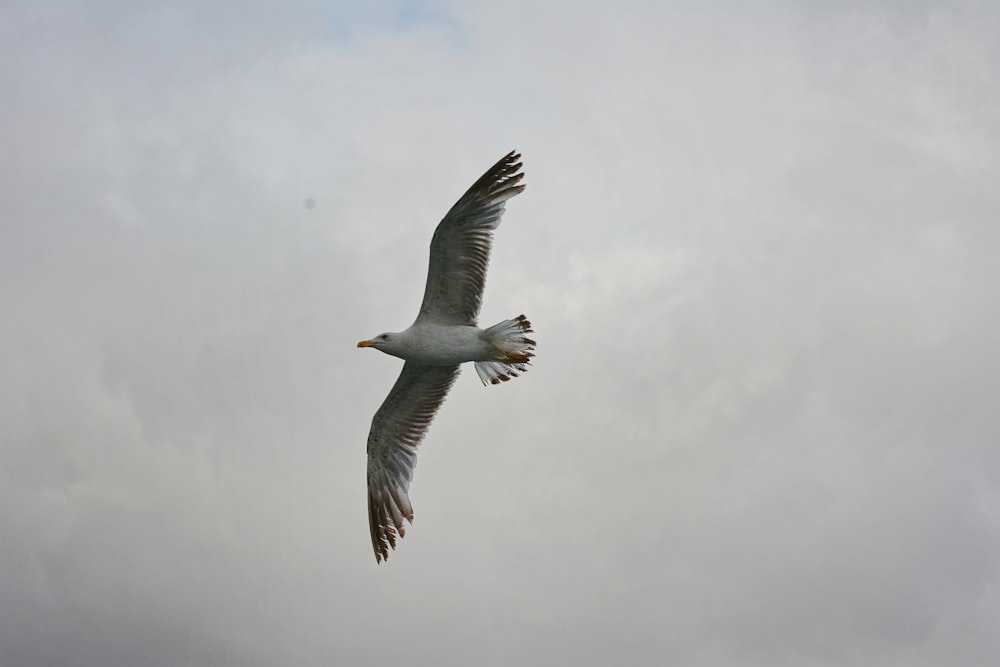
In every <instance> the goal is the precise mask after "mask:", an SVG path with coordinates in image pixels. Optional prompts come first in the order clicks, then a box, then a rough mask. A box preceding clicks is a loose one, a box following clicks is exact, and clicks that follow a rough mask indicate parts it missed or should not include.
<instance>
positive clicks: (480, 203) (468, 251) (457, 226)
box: [417, 151, 525, 326]
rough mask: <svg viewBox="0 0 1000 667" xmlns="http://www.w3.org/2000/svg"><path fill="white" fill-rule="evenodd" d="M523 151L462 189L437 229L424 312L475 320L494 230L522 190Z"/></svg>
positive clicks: (444, 318)
mask: <svg viewBox="0 0 1000 667" xmlns="http://www.w3.org/2000/svg"><path fill="white" fill-rule="evenodd" d="M520 159H521V155H520V154H519V153H517V152H516V151H511V152H510V153H508V154H507V155H505V156H504V157H503V158H502V159H501V160H500V161H499V162H497V163H496V164H495V165H493V166H492V167H491V168H490V169H489V170H488V171H487V172H486V173H485V174H483V175H482V177H481V178H480V179H479V180H478V181H476V182H475V183H474V184H473V185H472V187H471V188H469V190H468V191H467V192H466V193H465V194H464V195H462V197H461V199H459V200H458V201H457V202H456V203H455V205H454V206H452V207H451V210H450V211H448V214H447V215H445V216H444V218H443V219H442V220H441V222H440V223H439V224H438V226H437V229H436V230H434V237H433V238H432V239H431V257H430V266H429V267H428V270H427V285H426V286H425V288H424V300H423V303H421V305H420V314H419V315H418V316H417V321H420V320H421V319H422V318H425V319H431V320H435V321H438V322H443V323H447V324H467V325H473V326H474V325H475V324H476V318H478V317H479V307H480V305H481V304H482V298H483V286H484V285H485V284H486V268H487V266H488V265H489V260H490V248H491V246H492V243H493V230H494V229H496V228H497V226H498V225H499V224H500V218H501V217H502V216H503V212H504V206H505V203H506V201H507V200H508V199H510V198H511V197H513V196H515V195H517V194H520V193H521V192H522V191H523V190H524V188H525V186H524V185H522V184H520V181H521V179H522V178H524V174H523V173H520V169H521V163H520V162H519V161H518V160H520Z"/></svg>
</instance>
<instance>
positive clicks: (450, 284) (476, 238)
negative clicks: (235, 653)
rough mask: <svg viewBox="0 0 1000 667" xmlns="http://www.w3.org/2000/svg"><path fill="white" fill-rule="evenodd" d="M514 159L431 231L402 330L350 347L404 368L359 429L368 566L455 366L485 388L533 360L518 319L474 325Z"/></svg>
mask: <svg viewBox="0 0 1000 667" xmlns="http://www.w3.org/2000/svg"><path fill="white" fill-rule="evenodd" d="M520 158H521V156H520V154H519V153H517V152H516V151H511V152H510V153H508V154H507V155H505V156H504V157H503V158H502V159H501V160H500V161H499V162H497V163H496V164H495V165H493V166H492V167H490V169H489V170H488V171H487V172H486V173H485V174H483V176H482V178H480V179H479V180H478V181H476V182H475V183H474V184H473V185H472V187H471V188H469V190H468V192H466V193H465V194H464V195H462V197H461V198H460V199H459V200H458V202H456V203H455V205H454V206H452V207H451V210H450V211H448V214H447V215H445V216H444V219H442V220H441V222H440V223H439V224H438V226H437V229H435V230H434V237H433V238H432V239H431V258H430V266H429V268H428V270H427V284H426V286H425V287H424V300H423V302H422V303H421V304H420V313H419V314H418V315H417V319H416V321H414V323H413V324H412V325H411V326H410V328H409V329H406V330H405V331H400V332H398V333H383V334H379V335H378V336H375V337H374V338H372V339H370V340H363V341H361V342H360V343H358V347H372V348H375V349H376V350H379V351H380V352H384V353H385V354H390V355H392V356H394V357H399V358H400V359H403V360H404V361H405V362H406V363H404V364H403V370H402V372H401V373H400V374H399V378H398V379H397V380H396V384H394V385H393V387H392V389H391V390H390V391H389V395H388V396H387V397H386V399H385V401H383V402H382V406H381V407H380V408H379V409H378V412H376V413H375V416H374V417H373V418H372V426H371V430H370V431H369V432H368V524H369V527H370V528H371V536H372V547H373V548H374V549H375V561H376V562H377V563H381V562H382V561H383V560H386V559H388V558H389V549H390V548H392V549H395V548H396V535H397V534H398V535H399V537H400V538H402V537H403V535H405V534H406V530H405V528H404V525H403V519H406V520H407V521H409V522H410V523H413V505H412V504H411V503H410V497H409V495H408V491H409V488H410V482H411V481H412V480H413V469H414V467H415V466H416V464H417V446H418V445H419V444H420V442H421V441H422V440H423V439H424V435H426V433H427V429H428V428H429V427H430V425H431V420H432V419H433V418H434V414H435V413H436V412H437V410H438V408H439V407H441V403H443V402H444V398H445V396H446V395H447V394H448V390H449V389H451V385H452V384H453V383H454V382H455V378H457V377H458V373H459V369H460V367H461V365H462V364H463V363H465V362H467V361H472V362H474V363H475V365H476V372H477V373H478V374H479V378H480V380H482V382H483V385H484V386H485V385H486V384H487V383H488V384H499V383H501V382H507V381H508V380H510V379H511V378H515V377H517V376H518V375H519V374H520V373H524V372H525V371H527V370H528V369H527V366H528V365H529V361H528V360H529V359H530V358H531V357H533V356H534V354H533V353H532V351H533V350H534V349H535V344H536V343H535V341H533V340H531V339H530V338H528V337H527V334H530V333H533V331H532V330H531V322H529V321H528V319H527V318H526V317H525V316H524V315H519V316H517V317H515V318H514V319H510V320H504V321H503V322H500V323H498V324H494V325H493V326H491V327H489V328H487V329H480V328H479V327H478V326H477V323H476V319H477V318H478V316H479V307H480V305H481V304H482V299H483V286H484V284H485V283H486V266H487V264H488V263H489V258H490V245H491V244H492V241H493V230H495V229H496V228H497V226H498V225H499V224H500V218H501V216H503V212H504V207H505V205H506V203H507V200H508V199H510V198H511V197H514V196H516V195H518V194H520V193H521V192H523V191H524V188H525V186H524V185H523V184H521V179H522V178H523V177H524V174H523V173H521V171H520V169H521V163H520V162H519V161H518V160H520Z"/></svg>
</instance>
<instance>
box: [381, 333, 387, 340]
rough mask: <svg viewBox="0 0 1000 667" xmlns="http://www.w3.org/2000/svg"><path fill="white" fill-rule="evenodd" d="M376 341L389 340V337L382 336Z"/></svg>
mask: <svg viewBox="0 0 1000 667" xmlns="http://www.w3.org/2000/svg"><path fill="white" fill-rule="evenodd" d="M378 339H379V340H389V336H387V335H386V334H382V335H381V336H379V337H378Z"/></svg>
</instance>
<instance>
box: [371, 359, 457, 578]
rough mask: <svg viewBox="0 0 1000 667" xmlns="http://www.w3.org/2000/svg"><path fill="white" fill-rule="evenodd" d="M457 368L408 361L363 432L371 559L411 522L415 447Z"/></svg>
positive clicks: (393, 542)
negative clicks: (370, 423) (405, 521)
mask: <svg viewBox="0 0 1000 667" xmlns="http://www.w3.org/2000/svg"><path fill="white" fill-rule="evenodd" d="M458 371H459V367H458V366H421V365H419V364H414V363H411V362H409V361H408V362H406V363H405V364H404V365H403V370H402V372H401V373H400V374H399V378H398V379H397V380H396V384H394V385H393V386H392V389H391V390H390V391H389V395H388V396H386V399H385V401H383V402H382V407H380V408H379V409H378V412H376V413H375V416H374V417H373V418H372V427H371V430H370V431H369V432H368V524H369V527H370V528H371V534H372V547H373V548H374V549H375V560H376V561H378V562H381V561H383V560H385V559H387V558H388V557H389V549H390V548H392V549H395V548H396V535H397V533H398V535H399V536H400V537H402V536H403V535H404V534H405V533H406V529H405V527H404V524H403V520H404V519H406V520H407V521H409V522H411V523H412V522H413V506H412V505H411V504H410V498H409V496H408V495H407V491H408V490H409V488H410V482H411V481H412V480H413V469H414V467H416V465H417V445H419V444H420V441H421V440H423V439H424V435H425V434H426V433H427V429H428V428H429V427H430V425H431V420H433V419H434V415H435V413H437V410H438V408H439V407H441V404H442V403H443V402H444V399H445V396H447V394H448V390H449V389H451V385H452V383H453V382H454V381H455V378H456V377H458Z"/></svg>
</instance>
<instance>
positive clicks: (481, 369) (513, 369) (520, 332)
mask: <svg viewBox="0 0 1000 667" xmlns="http://www.w3.org/2000/svg"><path fill="white" fill-rule="evenodd" d="M530 333H533V332H532V330H531V322H529V321H528V318H526V317H525V316H524V315H518V316H517V317H515V318H514V319H512V320H504V321H503V322H500V323H499V324H494V325H493V326H491V327H490V328H489V329H486V330H485V331H484V332H483V338H485V339H486V340H487V341H489V343H490V344H491V345H493V347H494V348H496V353H495V354H494V356H493V359H491V360H489V361H477V362H476V373H478V374H479V379H480V380H482V381H483V384H486V383H487V382H488V383H490V384H499V383H501V382H506V381H507V380H509V379H511V378H516V377H517V376H518V374H519V373H525V372H527V370H528V366H529V365H530V363H531V362H529V361H528V360H529V359H531V357H533V356H535V355H534V354H533V353H532V350H534V349H535V341H533V340H531V339H530V338H528V337H527V336H526V335H525V334H530Z"/></svg>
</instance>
